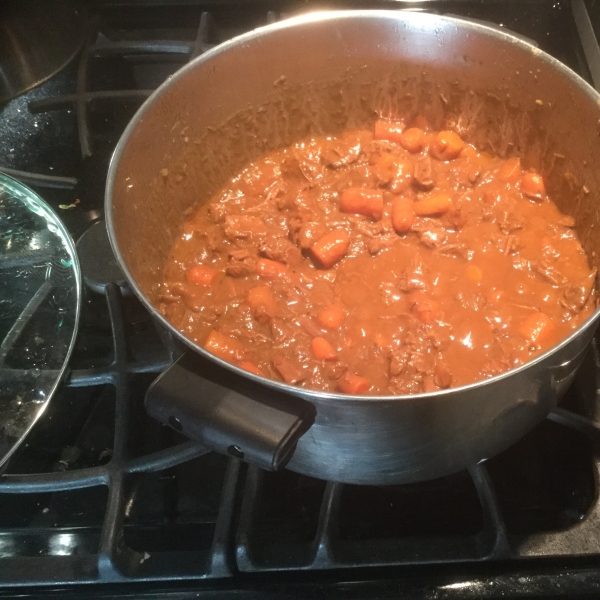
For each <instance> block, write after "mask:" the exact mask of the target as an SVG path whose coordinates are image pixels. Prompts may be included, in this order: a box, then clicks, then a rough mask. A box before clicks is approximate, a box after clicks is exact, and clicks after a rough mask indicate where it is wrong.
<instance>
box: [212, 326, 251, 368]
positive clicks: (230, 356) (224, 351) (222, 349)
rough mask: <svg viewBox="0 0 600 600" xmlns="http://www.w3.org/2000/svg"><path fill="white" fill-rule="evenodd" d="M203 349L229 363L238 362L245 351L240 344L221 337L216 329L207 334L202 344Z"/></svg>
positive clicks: (227, 337) (223, 336)
mask: <svg viewBox="0 0 600 600" xmlns="http://www.w3.org/2000/svg"><path fill="white" fill-rule="evenodd" d="M204 349H205V350H208V351H209V352H211V353H212V354H214V355H215V356H218V357H219V358H222V359H223V360H227V361H229V362H234V361H237V360H240V359H241V358H242V357H243V356H244V351H245V348H244V345H243V344H242V343H241V342H239V341H238V340H235V339H233V338H230V337H229V336H226V335H223V334H222V333H221V332H220V331H217V330H216V329H213V330H212V331H211V332H210V333H209V334H208V337H207V338H206V341H205V342H204Z"/></svg>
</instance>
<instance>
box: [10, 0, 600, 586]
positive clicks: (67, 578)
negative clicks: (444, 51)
mask: <svg viewBox="0 0 600 600" xmlns="http://www.w3.org/2000/svg"><path fill="white" fill-rule="evenodd" d="M132 4H133V3H130V2H124V1H123V2H119V1H105V2H89V3H86V4H85V6H84V5H81V8H80V9H81V10H84V11H85V15H86V22H87V24H88V28H89V30H88V36H87V42H86V46H85V47H84V49H83V50H82V52H81V53H80V55H79V56H78V58H76V59H75V61H74V62H73V63H72V64H71V65H69V66H68V67H67V68H66V69H64V70H63V71H62V72H60V73H59V74H58V75H56V76H55V77H53V78H52V79H51V80H49V81H48V82H47V83H45V84H43V85H42V86H40V87H39V88H36V89H34V90H32V91H30V92H28V93H27V94H25V95H23V96H20V97H18V98H16V99H14V100H12V101H10V102H9V103H7V104H6V105H4V106H3V107H0V133H1V135H0V170H5V171H7V172H8V173H9V174H11V173H12V174H13V175H15V176H17V177H18V178H20V179H21V181H22V182H23V183H25V184H28V185H30V186H31V187H33V188H34V189H35V190H36V191H38V193H40V195H41V196H42V197H43V198H44V199H45V200H46V201H47V202H49V203H50V204H51V206H52V207H53V208H54V209H55V210H56V211H57V212H58V213H59V216H60V217H61V219H62V220H63V222H64V223H65V224H66V225H67V227H68V229H69V231H70V232H71V234H72V236H73V237H74V239H75V240H79V242H78V243H79V245H80V248H81V247H82V246H81V245H82V244H83V243H84V242H83V240H85V236H86V235H89V234H90V231H94V230H97V229H98V228H101V227H103V223H102V217H103V208H102V206H103V194H104V185H105V180H106V172H107V168H108V162H109V160H110V156H111V153H112V150H113V149H114V147H115V145H116V143H117V141H118V139H119V136H120V135H121V133H122V131H123V129H124V128H125V126H126V124H127V122H128V121H129V119H130V118H131V117H132V116H133V114H134V113H135V111H136V110H137V108H138V107H139V106H140V104H141V103H142V102H143V100H144V99H145V98H146V97H147V96H148V95H149V94H150V93H151V91H152V90H153V89H155V88H156V87H157V86H158V85H159V84H160V83H162V81H164V79H165V78H166V77H167V76H168V75H170V74H171V73H173V72H174V71H176V70H177V69H178V68H179V67H181V66H182V65H183V64H185V63H186V62H187V61H188V60H189V59H190V57H191V56H193V55H196V54H198V53H200V52H202V51H205V50H206V49H208V48H210V47H212V46H213V45H215V44H218V43H220V42H222V41H224V40H226V39H229V38H231V37H232V36H234V35H237V34H239V33H242V32H244V31H247V30H249V29H251V28H253V27H256V26H260V25H264V24H267V23H268V22H273V21H275V20H278V19H280V18H284V17H286V16H291V15H294V14H297V13H300V12H303V11H306V10H308V9H314V8H315V7H318V8H336V9H346V8H388V9H389V8H393V9H402V8H410V9H417V10H427V11H432V12H439V13H443V14H454V15H459V16H463V17H469V18H475V19H484V20H487V21H490V22H492V23H495V24H496V25H498V26H501V27H505V28H507V29H510V30H512V31H514V32H515V33H518V34H520V35H524V36H526V37H528V38H530V39H532V40H535V42H536V43H537V44H538V45H539V47H540V48H541V49H542V50H545V51H547V52H549V53H550V54H552V55H553V56H555V57H557V58H558V59H559V60H561V61H562V62H564V63H565V64H567V65H568V66H569V67H571V68H572V69H574V70H575V71H576V72H578V73H579V74H580V75H581V76H582V77H584V78H585V79H587V80H588V81H589V82H590V83H593V82H594V76H595V74H596V69H597V68H598V66H599V65H600V52H598V47H597V45H596V47H595V48H594V47H593V44H592V46H591V47H590V45H589V44H586V43H582V39H583V40H584V42H585V40H587V39H589V35H590V32H591V33H592V36H593V28H594V26H595V25H596V23H597V21H599V20H600V19H598V17H599V16H600V7H598V5H597V3H596V2H589V3H588V4H587V5H586V4H584V3H583V2H581V1H579V0H573V1H572V2H567V1H548V2H546V1H531V2H480V1H476V0H464V1H439V2H436V1H432V2H421V3H419V2H413V3H405V2H392V1H389V2H386V1H384V0H375V1H372V2H352V1H349V0H346V1H339V2H323V3H319V4H318V5H317V4H315V3H310V2H304V1H295V2H243V1H240V0H238V1H235V0H232V1H231V2H216V1H215V2H167V1H156V2H144V3H138V4H136V5H132ZM586 6H587V9H586ZM596 83H597V84H598V83H599V82H598V81H596ZM83 270H84V275H85V273H86V265H85V264H84V269H83ZM163 342H165V340H164V337H161V332H160V331H159V330H157V329H156V327H155V325H154V323H153V322H152V320H151V319H150V317H149V315H148V314H147V312H146V311H145V310H144V309H143V307H142V306H141V304H140V303H139V302H138V301H137V300H136V299H135V298H134V297H132V296H130V295H123V293H122V291H121V289H120V287H119V286H118V285H116V284H109V285H108V286H106V288H105V289H104V290H103V291H101V292H98V291H92V290H90V289H87V290H86V293H85V296H84V300H83V311H82V318H81V326H80V335H79V339H78V343H77V346H76V349H75V352H74V355H73V358H72V360H71V363H70V369H69V376H68V378H67V379H66V381H65V383H64V384H63V386H62V387H61V389H60V390H59V393H58V394H57V395H56V397H55V398H54V399H53V400H52V402H51V404H50V406H49V408H48V411H47V412H46V414H45V415H44V418H43V419H42V420H41V421H40V422H39V423H38V424H37V425H36V427H35V428H34V430H33V431H32V432H31V434H30V436H29V437H28V438H27V440H26V442H25V444H24V445H23V446H22V447H21V448H20V449H19V451H18V452H17V454H16V455H15V456H14V458H13V459H11V461H10V462H9V463H8V465H7V467H6V469H5V471H4V474H3V476H2V477H1V478H0V582H3V583H4V584H5V586H6V587H5V588H3V589H0V597H11V596H13V595H16V594H17V593H19V594H21V593H23V594H25V595H26V596H27V595H29V596H35V595H36V594H44V595H47V596H50V597H51V596H57V597H61V598H65V597H69V596H77V597H79V596H80V595H81V594H83V593H84V588H83V587H82V586H85V593H86V594H87V595H90V596H93V597H103V598H108V597H118V596H120V595H130V594H137V595H138V596H139V597H161V598H162V597H173V598H188V597H198V596H197V595H196V594H199V595H200V597H206V598H209V597H219V598H229V597H231V598H234V597H235V598H258V597H271V596H277V597H278V598H279V597H281V598H286V597H290V598H298V597H310V598H321V597H323V598H375V597H376V598H396V597H404V598H413V597H414V598H482V597H485V598H496V597H521V596H522V597H549V596H559V595H561V594H564V595H566V596H570V597H572V596H573V595H575V594H593V592H594V590H595V589H596V588H597V586H598V585H600V568H598V564H599V563H598V557H600V508H599V506H598V475H599V462H598V449H599V448H600V446H599V444H600V433H599V431H600V428H599V426H598V424H597V421H596V418H597V416H598V411H599V409H600V402H599V400H600V355H599V349H598V340H597V339H596V340H595V342H594V345H593V347H592V348H591V350H590V352H589V354H588V356H587V357H586V359H585V362H584V365H583V367H582V369H581V371H580V374H579V375H578V377H577V380H576V382H575V383H574V385H573V386H572V387H571V389H570V390H569V392H568V394H567V396H566V397H565V399H564V400H563V401H562V403H561V405H560V407H559V409H558V410H557V411H555V412H554V413H553V414H552V415H551V416H550V418H549V419H547V420H546V421H544V422H543V423H542V424H541V425H540V426H539V427H537V428H536V429H535V430H534V431H533V432H531V433H530V434H529V435H527V436H526V437H525V438H524V439H523V440H521V441H520V442H519V443H517V444H516V445H515V446H513V447H512V448H510V449H509V450H507V451H506V452H505V453H503V454H502V455H500V456H498V457H495V458H493V459H491V460H489V461H487V462H486V463H484V464H481V465H477V466H476V467H473V468H472V469H471V470H470V471H464V472H461V473H458V474H456V475H453V476H450V477H446V478H443V479H439V480H435V481H430V482H425V483H420V484H412V485H404V486H389V487H375V486H351V485H340V484H334V483H328V482H323V481H319V480H315V479H311V478H308V477H304V476H300V475H297V474H295V473H291V472H289V471H283V472H278V473H267V472H263V471H260V470H259V469H257V468H255V467H248V466H247V465H245V464H243V463H240V462H239V461H237V460H236V459H228V458H225V457H223V456H220V455H216V454H210V453H206V452H205V451H204V450H203V449H201V448H199V447H198V446H196V445H195V444H193V443H192V442H189V441H188V440H186V439H184V438H182V437H181V436H180V435H179V434H177V432H175V431H173V430H171V429H167V428H164V427H162V426H160V425H159V424H158V423H157V422H155V421H153V420H152V419H151V418H150V417H149V416H148V415H147V414H146V412H145V410H144V408H143V398H144V394H145V391H146V389H147V387H148V385H149V384H150V383H151V382H152V380H153V379H154V378H155V377H156V375H157V374H158V373H159V372H160V371H161V370H162V369H164V368H165V366H167V365H168V364H169V363H170V361H171V360H172V356H173V354H172V349H171V348H170V346H169V344H168V343H166V344H165V343H163ZM98 583H102V584H103V585H97V584H98ZM73 584H79V585H78V586H74V585H73ZM17 586H18V589H15V587H17ZM32 586H36V587H32Z"/></svg>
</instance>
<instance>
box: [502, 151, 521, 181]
mask: <svg viewBox="0 0 600 600" xmlns="http://www.w3.org/2000/svg"><path fill="white" fill-rule="evenodd" d="M520 178H521V159H520V158H519V157H518V156H513V157H512V158H509V159H508V160H505V161H504V162H503V163H502V164H501V165H500V168H499V169H498V179H500V181H506V182H507V183H512V184H515V183H517V182H518V181H519V179H520Z"/></svg>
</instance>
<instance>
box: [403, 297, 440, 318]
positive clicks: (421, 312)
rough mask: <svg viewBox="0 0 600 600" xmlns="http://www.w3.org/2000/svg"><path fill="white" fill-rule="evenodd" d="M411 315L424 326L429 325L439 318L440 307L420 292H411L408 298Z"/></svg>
mask: <svg viewBox="0 0 600 600" xmlns="http://www.w3.org/2000/svg"><path fill="white" fill-rule="evenodd" d="M408 301H409V304H410V310H411V312H412V314H413V315H414V316H415V317H416V318H417V319H419V321H421V322H422V323H425V325H431V324H432V323H434V322H435V321H436V320H437V319H438V317H439V316H440V305H439V303H438V302H436V301H435V300H433V299H431V298H430V297H429V296H427V295H426V294H424V293H423V292H421V291H417V292H413V293H412V294H410V295H409V298H408Z"/></svg>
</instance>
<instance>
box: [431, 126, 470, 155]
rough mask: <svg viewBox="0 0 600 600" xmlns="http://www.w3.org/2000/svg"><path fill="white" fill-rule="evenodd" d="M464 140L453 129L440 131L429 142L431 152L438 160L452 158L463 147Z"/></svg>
mask: <svg viewBox="0 0 600 600" xmlns="http://www.w3.org/2000/svg"><path fill="white" fill-rule="evenodd" d="M464 145H465V144H464V142H463V141H462V139H461V138H460V136H458V135H457V134H456V133H454V132H453V131H440V132H439V133H438V134H437V135H436V136H435V138H434V139H433V141H432V142H431V147H430V149H431V154H432V155H433V157H434V158H437V159H438V160H452V159H454V158H456V157H457V156H458V155H459V154H460V153H461V150H462V149H463V146H464Z"/></svg>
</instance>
